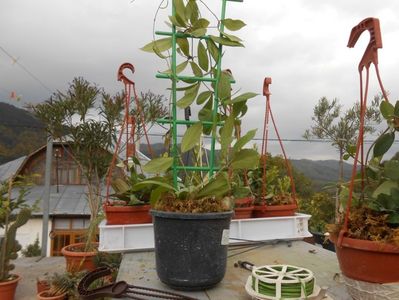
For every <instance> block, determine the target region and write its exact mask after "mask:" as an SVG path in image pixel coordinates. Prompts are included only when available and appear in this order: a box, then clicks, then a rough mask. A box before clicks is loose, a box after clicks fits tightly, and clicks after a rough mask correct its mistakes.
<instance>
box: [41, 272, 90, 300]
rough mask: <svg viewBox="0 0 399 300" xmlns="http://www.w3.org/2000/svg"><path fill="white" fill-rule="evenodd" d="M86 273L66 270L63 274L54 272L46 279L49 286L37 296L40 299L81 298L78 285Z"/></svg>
mask: <svg viewBox="0 0 399 300" xmlns="http://www.w3.org/2000/svg"><path fill="white" fill-rule="evenodd" d="M84 275H85V272H77V273H70V272H65V273H62V274H59V273H54V274H53V275H51V276H47V277H46V279H45V281H46V282H47V284H48V288H47V289H45V290H43V291H40V292H38V294H37V296H36V298H37V299H38V300H64V299H69V300H72V299H76V300H77V299H79V295H78V293H77V286H78V283H79V281H80V279H82V278H83V276H84Z"/></svg>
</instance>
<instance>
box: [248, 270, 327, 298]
mask: <svg viewBox="0 0 399 300" xmlns="http://www.w3.org/2000/svg"><path fill="white" fill-rule="evenodd" d="M315 281H316V280H315V278H314V276H313V272H312V271H310V270H308V269H305V268H300V267H296V266H291V265H269V266H262V267H252V274H251V275H250V276H249V277H248V280H247V283H246V285H245V290H246V291H247V293H248V294H249V295H250V296H252V297H254V298H256V299H273V300H278V299H307V297H313V296H317V295H318V294H319V290H320V289H319V288H318V287H316V283H315Z"/></svg>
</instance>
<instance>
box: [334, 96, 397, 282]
mask: <svg viewBox="0 0 399 300" xmlns="http://www.w3.org/2000/svg"><path fill="white" fill-rule="evenodd" d="M397 108H399V101H397V102H396V104H395V106H394V105H392V104H390V103H389V102H387V101H383V102H382V103H381V105H380V110H381V114H382V116H383V117H384V118H385V119H386V120H387V123H388V128H387V129H386V130H385V131H384V132H383V133H382V134H381V135H380V136H379V137H378V138H377V140H376V141H375V142H374V143H373V145H372V146H371V148H370V150H369V151H371V149H372V151H373V157H372V158H371V159H370V160H369V161H368V164H367V166H365V176H366V177H365V180H364V181H363V189H362V180H361V176H360V174H358V176H357V177H356V178H358V179H357V180H354V188H353V191H352V203H353V204H352V207H351V209H350V212H349V213H347V215H348V217H347V218H348V220H347V228H345V223H342V224H336V225H330V226H329V230H330V239H331V240H332V241H333V242H334V243H335V249H336V253H337V256H338V260H339V263H340V267H341V270H342V272H343V273H344V274H345V275H346V276H347V277H349V278H353V279H356V280H362V281H367V282H376V283H389V282H398V281H399V229H398V225H399V202H398V199H399V160H398V157H397V156H395V157H393V158H392V159H389V160H386V161H383V156H384V154H386V153H387V152H388V151H389V149H390V148H391V146H392V145H393V142H394V140H395V133H396V132H397V131H398V130H399V126H398V125H399V122H398V120H399V113H398V110H397ZM349 190H350V189H349V188H348V187H346V189H343V192H342V193H341V198H344V199H345V200H346V199H348V198H349ZM345 203H346V201H345Z"/></svg>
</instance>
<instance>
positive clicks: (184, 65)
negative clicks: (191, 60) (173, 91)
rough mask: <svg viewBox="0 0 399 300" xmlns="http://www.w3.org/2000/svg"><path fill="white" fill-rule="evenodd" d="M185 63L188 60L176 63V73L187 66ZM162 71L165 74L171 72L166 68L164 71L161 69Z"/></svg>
mask: <svg viewBox="0 0 399 300" xmlns="http://www.w3.org/2000/svg"><path fill="white" fill-rule="evenodd" d="M187 65H188V60H186V61H184V62H182V63H181V64H178V65H177V66H176V74H179V73H181V72H183V71H184V69H185V68H186V67H187ZM162 73H165V74H172V70H171V69H168V70H166V71H163V72H162Z"/></svg>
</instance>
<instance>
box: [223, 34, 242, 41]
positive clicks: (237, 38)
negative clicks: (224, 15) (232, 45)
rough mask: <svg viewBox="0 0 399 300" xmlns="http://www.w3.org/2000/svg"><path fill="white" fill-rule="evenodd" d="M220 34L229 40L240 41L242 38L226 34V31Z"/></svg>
mask: <svg viewBox="0 0 399 300" xmlns="http://www.w3.org/2000/svg"><path fill="white" fill-rule="evenodd" d="M222 34H223V36H224V37H226V38H227V39H228V40H230V41H232V42H241V41H242V39H240V38H239V37H238V36H235V35H232V34H228V33H226V32H222Z"/></svg>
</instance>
